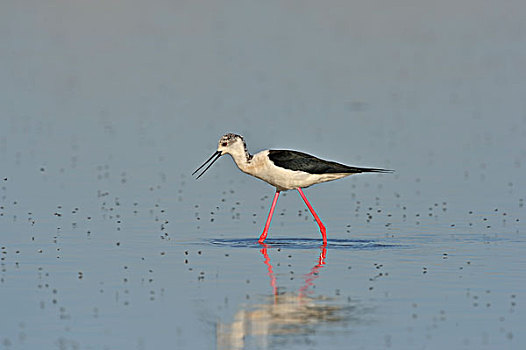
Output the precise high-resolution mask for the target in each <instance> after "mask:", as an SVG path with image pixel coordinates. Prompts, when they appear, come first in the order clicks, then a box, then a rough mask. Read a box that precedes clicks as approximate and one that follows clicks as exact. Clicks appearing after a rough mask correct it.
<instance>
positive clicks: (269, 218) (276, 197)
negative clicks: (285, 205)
mask: <svg viewBox="0 0 526 350" xmlns="http://www.w3.org/2000/svg"><path fill="white" fill-rule="evenodd" d="M278 197H279V191H277V190H276V193H275V194H274V200H273V201H272V205H271V206H270V213H268V217H267V223H266V224H265V229H264V230H263V233H262V234H261V236H260V237H259V243H263V242H264V241H265V238H267V233H268V228H269V226H270V221H271V220H272V214H274V209H275V208H276V203H277V201H278Z"/></svg>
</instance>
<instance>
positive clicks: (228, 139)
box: [217, 133, 246, 155]
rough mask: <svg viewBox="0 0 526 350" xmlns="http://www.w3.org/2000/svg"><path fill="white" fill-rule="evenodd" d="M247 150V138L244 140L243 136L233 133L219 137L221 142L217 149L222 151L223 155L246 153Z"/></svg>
mask: <svg viewBox="0 0 526 350" xmlns="http://www.w3.org/2000/svg"><path fill="white" fill-rule="evenodd" d="M245 150H246V145H245V140H243V136H241V135H237V134H232V133H228V134H225V135H223V136H222V137H221V138H220V139H219V143H218V145H217V151H218V152H221V155H224V154H230V155H236V154H238V153H239V154H244V153H245Z"/></svg>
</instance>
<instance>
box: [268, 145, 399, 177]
mask: <svg viewBox="0 0 526 350" xmlns="http://www.w3.org/2000/svg"><path fill="white" fill-rule="evenodd" d="M268 157H269V158H270V160H271V161H272V163H274V164H275V165H276V166H279V167H281V168H285V169H289V170H299V171H305V172H307V173H309V174H335V173H347V174H357V173H367V172H369V173H370V172H372V173H389V172H392V171H391V170H385V169H375V168H357V167H351V166H347V165H343V164H340V163H336V162H331V161H328V160H323V159H319V158H316V157H314V156H311V155H310V154H306V153H302V152H298V151H289V150H269V152H268Z"/></svg>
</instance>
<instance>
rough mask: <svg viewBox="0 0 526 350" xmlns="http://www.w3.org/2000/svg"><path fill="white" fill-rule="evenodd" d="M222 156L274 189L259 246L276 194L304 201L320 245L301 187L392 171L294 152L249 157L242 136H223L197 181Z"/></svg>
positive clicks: (267, 227)
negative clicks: (288, 194) (295, 192)
mask: <svg viewBox="0 0 526 350" xmlns="http://www.w3.org/2000/svg"><path fill="white" fill-rule="evenodd" d="M224 154H230V155H231V156H232V158H233V159H234V162H235V163H236V165H237V167H238V168H239V169H240V170H241V171H243V172H244V173H247V174H249V175H252V176H255V177H257V178H258V179H261V180H263V181H265V182H267V183H269V184H271V185H272V186H274V187H276V193H275V194H274V199H273V201H272V205H271V206H270V212H269V214H268V217H267V222H266V224H265V228H264V229H263V233H262V234H261V236H260V237H259V243H263V242H264V241H265V239H266V238H267V233H268V229H269V226H270V221H271V220H272V214H273V213H274V209H275V208H276V202H277V201H278V197H279V193H280V192H281V191H287V190H293V189H296V190H298V192H299V194H300V196H301V198H303V200H304V201H305V204H306V205H307V207H308V208H309V210H310V212H311V213H312V216H314V219H315V220H316V222H317V223H318V226H319V227H320V232H321V235H322V238H323V245H327V235H326V233H325V232H326V230H325V226H324V225H323V223H322V222H321V220H320V218H319V217H318V215H317V214H316V212H315V211H314V209H313V208H312V206H311V204H310V203H309V201H308V200H307V197H305V194H304V193H303V190H302V188H303V187H309V186H312V185H315V184H319V183H322V182H326V181H332V180H336V179H341V178H342V177H346V176H349V175H352V174H358V173H389V172H392V171H391V170H385V169H377V168H357V167H352V166H347V165H343V164H340V163H336V162H331V161H327V160H323V159H319V158H316V157H314V156H311V155H309V154H305V153H302V152H297V151H288V150H265V151H261V152H259V153H257V154H255V155H251V154H250V153H248V150H247V146H246V144H245V141H244V140H243V137H242V136H240V135H236V134H226V135H224V136H223V137H221V139H220V140H219V145H218V147H217V151H216V152H215V153H214V154H213V155H212V156H211V157H210V158H209V159H208V160H207V161H206V162H205V163H204V164H203V165H201V166H200V167H199V168H198V169H197V170H196V171H194V172H193V174H195V173H197V172H198V171H199V170H200V169H201V168H202V167H204V166H205V165H206V164H207V163H208V162H210V161H212V162H211V163H210V164H209V165H208V166H207V167H206V168H205V170H203V172H201V174H199V175H198V176H197V178H200V177H201V175H203V174H204V173H205V171H207V170H208V168H210V167H211V166H212V164H214V162H215V161H216V160H218V159H219V157H221V156H222V155H224ZM212 159H213V160H212ZM193 174H192V175H193Z"/></svg>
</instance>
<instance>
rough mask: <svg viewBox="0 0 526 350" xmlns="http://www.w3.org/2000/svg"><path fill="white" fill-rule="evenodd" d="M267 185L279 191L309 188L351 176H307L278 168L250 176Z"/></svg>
mask: <svg viewBox="0 0 526 350" xmlns="http://www.w3.org/2000/svg"><path fill="white" fill-rule="evenodd" d="M251 175H253V176H255V177H257V178H259V179H261V180H263V181H266V182H268V183H269V184H271V185H273V186H275V187H276V188H277V189H279V190H280V191H284V190H292V189H296V188H298V187H309V186H312V185H314V184H317V183H321V182H326V181H331V180H336V179H341V178H342V177H345V176H348V175H351V174H342V173H339V174H309V173H305V172H303V171H295V170H287V169H282V168H279V167H265V168H264V169H259V171H258V172H257V173H255V174H251Z"/></svg>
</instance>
